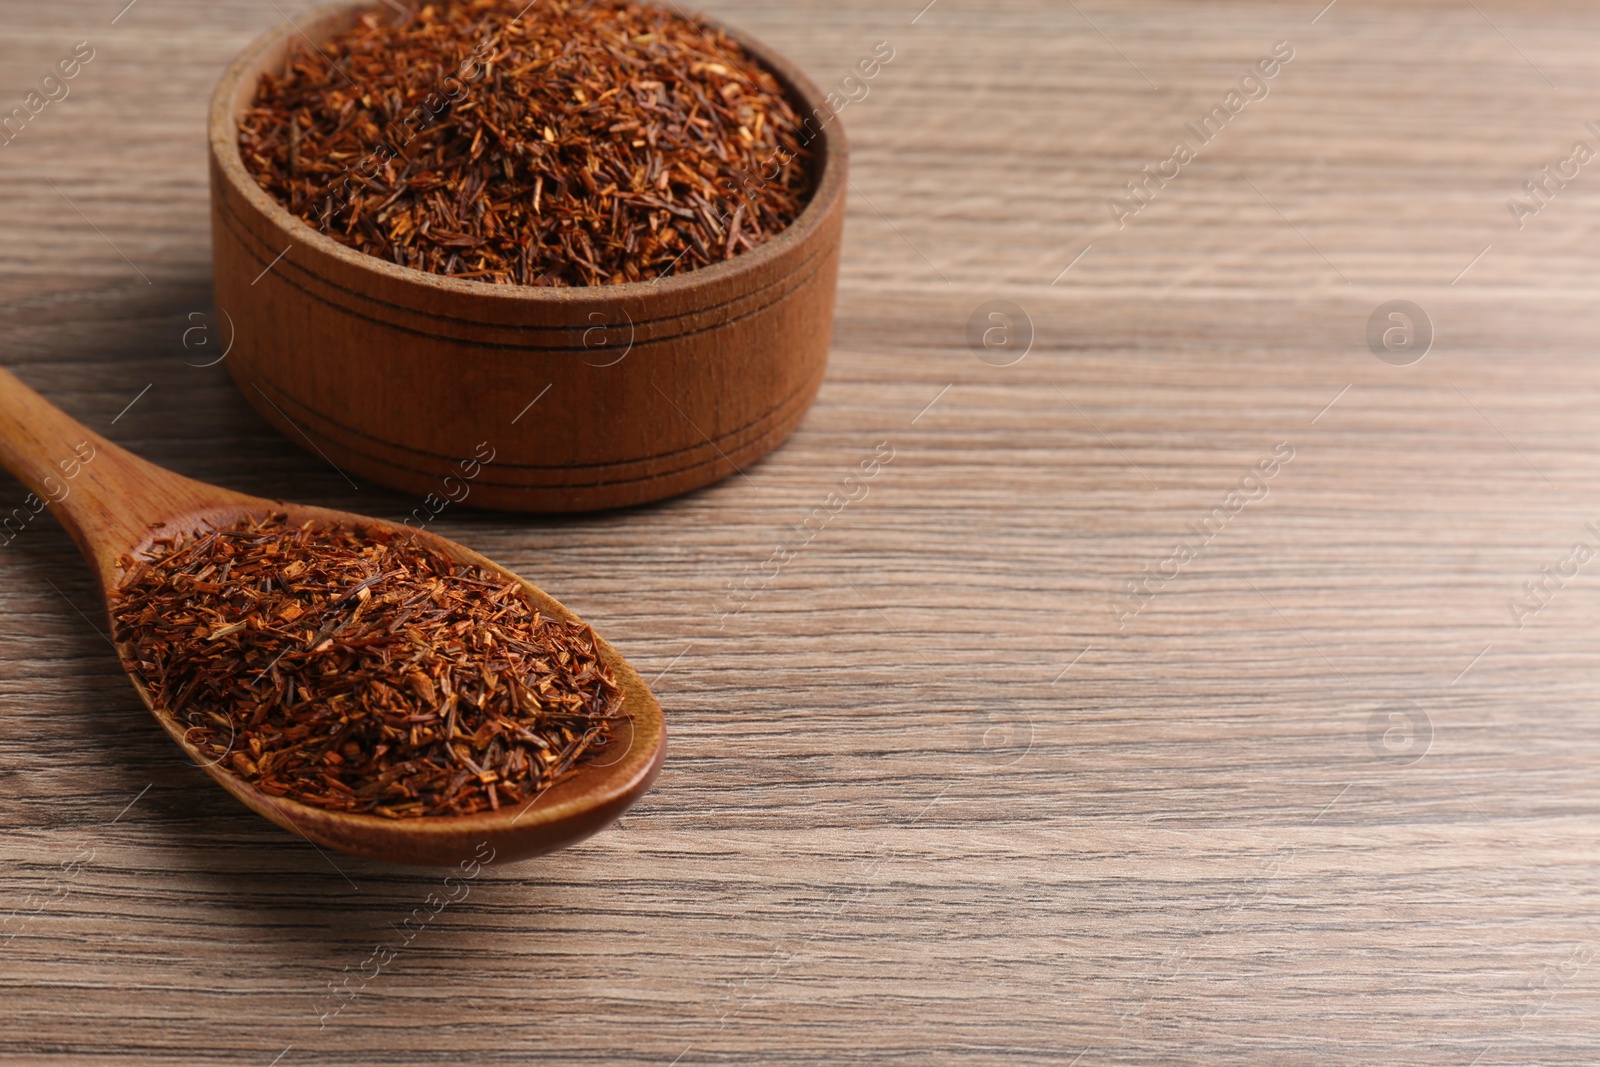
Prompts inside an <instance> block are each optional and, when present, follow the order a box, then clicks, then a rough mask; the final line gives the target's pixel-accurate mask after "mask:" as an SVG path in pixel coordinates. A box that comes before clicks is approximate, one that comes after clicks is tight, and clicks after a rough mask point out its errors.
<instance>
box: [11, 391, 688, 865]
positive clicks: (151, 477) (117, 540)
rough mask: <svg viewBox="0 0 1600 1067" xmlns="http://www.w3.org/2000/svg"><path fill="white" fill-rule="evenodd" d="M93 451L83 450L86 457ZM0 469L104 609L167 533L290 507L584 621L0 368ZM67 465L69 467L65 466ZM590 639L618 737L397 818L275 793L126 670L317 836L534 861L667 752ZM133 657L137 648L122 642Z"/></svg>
mask: <svg viewBox="0 0 1600 1067" xmlns="http://www.w3.org/2000/svg"><path fill="white" fill-rule="evenodd" d="M86 455H87V456H88V457H89V458H88V459H84V457H85V456H86ZM0 466H3V467H5V469H7V470H9V471H10V472H11V473H12V474H13V475H15V476H16V477H17V478H18V479H19V480H21V481H22V482H23V483H24V484H25V485H27V486H28V488H29V489H31V490H32V491H33V494H34V495H35V496H36V497H37V498H38V500H39V501H42V502H44V503H45V504H47V505H48V506H49V507H50V509H51V511H52V512H53V513H54V514H55V515H56V517H57V518H58V519H59V520H60V521H61V523H62V525H63V526H64V527H65V528H66V529H67V532H68V533H69V534H70V535H71V536H72V539H73V540H74V541H75V542H76V543H77V545H78V548H79V550H80V551H82V553H83V555H84V557H85V558H86V559H87V560H88V561H89V563H90V564H91V565H92V566H93V567H94V569H95V574H96V577H97V578H98V579H99V583H100V590H101V593H102V595H103V596H104V598H105V600H106V602H107V606H108V610H109V606H110V604H111V601H112V600H113V599H114V598H115V597H116V595H117V589H118V586H119V585H120V583H121V581H122V578H123V571H122V569H121V568H120V567H119V566H118V562H117V561H118V560H119V559H120V558H121V557H123V556H130V555H131V556H134V557H135V558H137V557H138V556H139V555H141V554H143V553H144V552H145V551H146V550H147V549H149V548H150V547H151V545H152V544H153V543H154V541H155V540H156V539H157V538H158V537H159V538H166V537H172V536H174V535H176V534H180V533H196V532H199V531H201V530H204V529H208V528H213V527H218V528H220V527H226V526H230V525H232V524H233V523H235V522H237V521H238V520H239V519H241V518H244V517H246V516H252V517H260V516H263V515H265V514H267V513H269V512H271V513H277V514H285V515H287V517H288V520H289V522H291V523H294V524H299V523H303V522H305V521H307V520H313V521H316V522H318V523H320V524H326V525H341V526H345V527H348V528H353V529H357V530H386V531H391V532H396V533H401V534H404V535H406V536H411V537H414V538H416V540H417V541H418V543H419V544H422V545H424V546H427V547H431V548H434V549H436V550H437V551H439V552H441V553H442V554H444V555H446V556H448V557H450V558H451V559H453V560H456V561H457V562H460V563H464V564H469V565H473V566H477V567H482V568H484V569H486V570H489V571H492V572H493V573H495V574H497V575H500V576H502V577H504V578H505V579H507V580H508V581H514V582H517V583H518V584H520V585H521V586H522V588H523V589H524V591H525V592H526V593H527V596H528V598H529V601H530V603H532V604H533V606H534V607H535V608H537V609H538V610H539V611H540V612H542V613H543V614H544V615H546V616H547V617H549V618H553V619H561V620H564V621H572V622H580V621H581V620H579V619H578V617H577V616H576V615H574V614H573V613H572V612H571V611H569V610H568V609H567V608H566V607H565V606H563V605H562V604H561V603H560V602H559V601H557V600H556V599H555V598H553V597H551V596H550V595H549V594H547V593H545V592H544V591H543V590H542V589H540V588H539V587H537V586H535V585H534V584H532V583H531V582H529V581H527V580H526V579H523V578H521V577H520V576H518V575H516V574H514V573H513V572H511V571H509V570H507V569H506V568H504V567H502V566H500V565H499V564H497V563H494V562H493V561H491V560H489V559H486V558H484V557H483V556H481V555H479V554H478V553H476V552H473V551H471V550H470V549H467V548H464V547H463V546H461V545H458V544H456V543H455V542H454V541H450V540H448V539H446V538H443V537H440V536H438V535H437V534H432V533H429V532H428V531H426V530H417V529H415V528H413V527H409V526H403V525H401V524H398V523H392V522H387V521H385V520H382V519H374V518H369V517H366V516H362V515H354V514H350V513H348V512H343V511H334V510H331V509H328V508H316V507H306V506H302V505H296V504H286V503H284V502H282V501H275V500H266V499H263V498H260V497H253V496H248V495H246V494H244V493H236V492H233V491H232V490H228V489H223V488H220V487H218V486H213V485H208V484H206V483H204V482H198V481H195V480H194V479H191V478H186V477H184V476H183V475H180V474H176V473H173V472H172V471H169V470H166V469H164V468H161V467H158V466H156V465H155V464H153V463H149V462H147V461H145V460H142V459H140V458H138V457H137V456H134V455H133V454H132V453H130V452H127V451H126V450H124V449H122V448H119V447H118V446H116V445H114V444H112V443H111V442H109V441H106V440H105V439H104V438H102V437H100V436H99V435H97V434H95V433H93V432H92V431H90V430H88V429H87V428H85V427H84V426H82V425H81V424H79V423H77V422H75V421H74V420H73V419H71V418H70V417H68V416H67V415H66V414H64V413H63V412H61V411H60V410H58V409H57V408H55V407H53V406H52V405H50V404H49V403H48V402H47V401H45V400H44V399H43V398H42V397H40V396H39V395H38V394H37V393H35V392H33V391H32V390H31V389H29V388H28V387H27V386H25V385H23V384H22V383H21V382H20V381H18V380H17V378H16V377H15V376H13V375H12V374H10V373H9V372H7V371H4V370H0ZM69 471H71V473H70V474H69V473H68V472H69ZM595 648H596V650H597V651H598V653H599V655H600V658H601V660H602V661H603V662H604V663H605V664H606V666H607V668H608V669H609V670H610V671H611V673H612V676H613V677H614V678H615V680H616V683H617V685H618V687H619V688H620V689H621V691H622V704H621V708H620V713H621V715H622V716H623V717H624V719H623V722H622V723H621V724H619V726H618V729H617V731H616V736H614V737H613V738H612V739H611V741H610V742H609V743H608V744H607V745H606V746H605V747H603V748H601V749H597V750H595V752H594V753H592V754H591V755H590V756H589V757H587V758H586V759H585V761H584V762H583V763H580V764H579V765H578V766H577V768H576V769H575V771H574V773H573V774H572V775H571V776H570V777H568V778H567V779H565V780H564V781H561V782H559V783H557V784H556V785H554V786H551V787H550V788H548V789H546V790H544V791H543V792H541V793H539V794H538V795H537V796H535V797H534V799H533V800H531V801H529V802H527V803H526V804H519V805H507V806H506V807H504V808H502V809H501V810H499V811H494V812H483V813H479V814H476V815H443V816H422V817H416V818H404V819H392V818H385V817H383V816H378V815H365V814H355V813H348V812H336V811H326V810H324V809H322V808H316V807H312V806H310V805H308V804H301V803H298V802H296V801H293V800H289V799H287V798H285V797H275V796H272V795H270V794H268V793H265V792H263V791H261V790H259V789H257V788H256V787H255V786H254V785H252V784H251V783H250V782H247V781H245V780H244V779H242V778H240V777H238V776H237V775H235V774H234V773H233V772H232V771H231V770H229V769H228V768H226V767H225V766H223V765H222V761H221V760H220V759H213V758H211V757H209V756H208V755H206V754H205V753H203V752H201V751H200V750H199V749H198V748H197V747H196V746H195V745H193V744H191V743H190V742H189V741H188V740H186V735H187V733H188V727H187V726H186V725H185V724H183V723H181V722H179V721H178V720H177V719H176V718H175V717H174V716H172V715H171V714H169V713H168V712H167V711H166V710H165V709H164V708H162V707H160V706H159V705H158V704H157V702H156V701H155V700H154V699H153V698H152V696H151V694H150V692H149V691H148V690H147V689H146V688H145V686H144V685H143V683H142V682H141V681H140V680H139V678H138V677H137V676H136V675H134V674H131V673H130V675H129V677H130V678H131V679H132V680H133V684H134V688H135V689H136V690H138V692H139V696H140V698H141V699H142V700H143V701H144V702H145V706H146V707H148V708H149V709H150V712H151V714H153V715H154V716H155V718H156V721H157V722H159V723H160V724H161V726H162V728H163V729H165V730H166V732H167V734H168V736H170V737H171V738H172V739H173V741H175V742H176V743H177V744H178V745H179V747H181V748H182V749H183V750H184V751H185V752H187V753H188V754H189V757H190V758H191V759H193V760H194V761H195V762H196V763H197V764H199V765H200V766H201V767H202V768H203V769H204V770H205V771H206V773H207V774H209V775H211V777H212V778H213V779H215V780H216V781H217V783H218V784H220V785H221V786H222V787H223V788H224V789H226V790H227V791H228V792H229V793H231V794H233V795H234V796H235V797H237V798H238V799H239V800H240V801H242V802H243V803H244V804H245V806H246V807H248V808H250V809H251V810H253V811H255V812H256V813H257V814H259V815H262V816H265V817H266V818H268V819H271V820H272V821H273V822H275V823H277V824H278V825H279V826H281V827H283V828H284V829H286V830H291V831H293V832H295V833H297V834H299V835H300V836H302V837H304V838H306V839H307V840H309V841H311V842H312V843H314V844H316V845H318V846H326V847H329V848H335V849H338V850H340V851H342V852H349V853H353V854H356V855H361V856H370V857H373V858H375V859H382V860H388V861H391V862H394V863H410V864H429V865H441V866H443V865H453V864H456V863H458V862H460V861H462V860H464V859H467V858H469V857H473V858H476V859H479V860H483V859H484V858H485V855H486V853H485V852H484V848H485V846H487V848H488V849H490V850H492V851H490V852H488V853H487V855H488V856H489V857H492V858H493V860H494V861H495V862H497V863H498V862H506V861H510V860H518V859H526V858H528V857H530V856H537V855H540V854H543V853H546V852H551V851H554V850H556V849H559V848H564V847H566V846H567V845H571V844H574V843H576V842H578V841H581V840H583V839H584V838H586V837H588V836H590V835H591V834H594V833H595V832H597V831H599V830H601V829H603V828H604V827H605V826H606V825H608V824H609V823H611V822H612V821H613V820H615V819H616V818H617V817H618V816H620V815H621V814H622V813H623V812H624V811H626V810H627V809H628V808H629V807H630V806H631V805H632V804H633V803H634V801H636V800H638V799H639V798H640V797H641V796H643V795H644V794H645V792H646V791H648V790H649V788H650V786H651V784H652V783H653V782H654V780H655V777H656V774H657V773H658V772H659V771H660V769H661V762H662V759H663V757H664V755H665V752H666V729H665V725H664V723H663V721H662V716H661V706H660V705H659V704H658V703H657V702H656V699H655V697H654V696H652V695H651V693H650V690H649V688H648V687H647V686H646V685H645V683H644V681H643V680H642V679H641V678H640V677H639V674H638V672H637V671H635V670H634V669H633V668H632V667H631V666H630V665H629V664H628V662H627V660H625V659H624V658H623V657H622V656H621V655H620V654H619V653H618V652H617V651H616V649H614V648H612V647H611V645H610V644H608V643H607V642H606V641H605V640H604V639H602V638H600V637H599V636H598V635H597V636H596V638H595ZM118 652H119V654H120V655H121V657H122V661H123V663H124V664H125V665H126V664H127V663H129V662H131V659H132V657H131V656H130V654H129V649H127V648H126V647H124V646H123V645H121V644H119V645H118Z"/></svg>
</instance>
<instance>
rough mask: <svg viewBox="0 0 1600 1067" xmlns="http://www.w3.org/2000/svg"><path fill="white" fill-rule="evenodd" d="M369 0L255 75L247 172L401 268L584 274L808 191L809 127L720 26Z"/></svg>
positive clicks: (732, 236)
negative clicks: (330, 31) (336, 26)
mask: <svg viewBox="0 0 1600 1067" xmlns="http://www.w3.org/2000/svg"><path fill="white" fill-rule="evenodd" d="M391 8H395V9H399V8H401V5H400V4H399V3H391V4H389V5H388V6H387V7H385V6H377V5H375V10H374V12H373V13H370V14H368V15H366V16H364V17H363V18H362V19H361V20H360V21H359V22H358V23H357V24H356V25H355V26H354V27H353V28H352V29H350V30H349V31H346V32H345V33H343V34H341V35H339V36H337V37H335V38H333V39H332V40H330V41H328V42H326V43H325V44H323V46H322V49H321V51H320V53H319V52H318V51H316V50H314V49H312V48H310V47H309V46H308V45H306V44H305V43H304V42H300V43H299V45H298V50H297V51H295V52H293V53H292V54H291V56H290V57H289V59H288V61H287V63H286V64H285V68H284V69H283V70H282V72H281V73H268V74H266V75H265V76H264V77H263V78H262V79H261V83H260V85H259V86H258V88H257V92H256V97H255V101H254V104H253V106H252V107H251V108H250V109H249V110H248V111H247V112H246V113H245V115H244V116H243V119H242V120H241V123H240V130H239V150H240V153H241V155H242V156H243V158H244V163H245V166H246V167H247V168H248V169H249V170H250V172H251V173H252V174H253V175H255V177H256V180H257V181H259V182H260V183H261V186H262V188H263V189H265V190H266V191H267V192H268V193H271V194H272V195H273V196H274V197H276V198H277V199H278V201H279V202H280V203H282V204H284V205H285V206H286V207H287V208H288V209H289V210H290V211H291V212H293V213H294V214H295V215H298V216H299V217H300V218H301V219H304V220H305V221H306V222H307V223H309V224H310V225H312V226H315V227H318V228H319V229H321V230H322V231H323V232H324V233H327V234H328V235H329V236H331V237H333V238H335V239H336V240H339V241H341V242H343V243H345V244H347V245H349V246H350V247H352V248H356V249H359V250H360V251H362V252H365V253H368V254H370V255H373V256H378V257H381V258H383V259H386V260H390V261H392V262H394V263H398V264H401V265H402V266H407V267H414V268H417V269H419V270H425V271H432V272H434V273H437V274H446V275H451V276H453V277H459V278H472V279H476V280H479V281H484V282H497V283H502V284H514V285H602V284H613V283H621V282H636V281H644V280H649V279H652V278H656V277H662V276H666V275H671V274H679V273H682V272H684V271H687V270H692V269H694V268H696V267H702V266H706V265H707V264H711V263H717V262H720V261H722V260H725V259H730V258H732V257H733V256H736V255H738V254H740V253H741V252H745V251H748V250H750V249H752V248H755V247H756V246H757V245H759V244H761V243H762V242H763V241H765V240H767V239H768V238H770V237H772V236H773V235H774V234H776V233H778V232H779V231H781V230H783V229H784V228H785V227H787V226H788V225H789V224H790V223H791V222H793V221H794V220H795V218H796V217H797V216H798V215H799V214H800V212H801V210H802V209H803V208H804V207H805V203H806V201H807V199H808V198H809V196H810V194H811V178H810V161H811V152H810V150H809V149H808V148H807V147H806V143H807V142H808V141H809V140H810V136H809V134H807V132H806V131H804V130H803V129H802V127H801V123H800V120H799V119H798V118H797V116H796V115H795V113H794V110H793V108H792V107H791V106H790V104H789V101H788V99H787V98H786V97H785V95H784V91H783V89H782V87H781V86H780V85H779V83H778V81H777V79H776V78H774V77H773V76H772V74H771V73H769V72H768V71H766V70H765V69H763V68H762V67H761V66H760V65H759V64H757V63H756V62H755V60H753V59H752V58H751V57H750V56H749V55H748V54H747V53H746V52H744V50H743V49H741V48H740V46H739V45H738V44H736V43H735V42H734V41H733V40H731V39H730V38H729V37H728V36H727V35H726V34H725V33H723V32H722V31H721V30H718V29H714V28H711V27H708V26H703V25H701V24H700V23H697V22H693V21H690V20H689V19H687V18H685V17H682V16H680V15H678V14H676V13H675V12H673V11H669V10H667V9H664V8H657V7H653V6H648V5H646V4H641V3H633V2H625V0H590V2H572V0H538V2H537V3H534V4H528V3H527V0H442V2H439V3H432V4H428V5H426V6H422V7H416V6H415V5H413V6H411V7H409V8H405V9H403V11H404V13H397V11H395V10H390V9H391Z"/></svg>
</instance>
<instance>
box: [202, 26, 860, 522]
mask: <svg viewBox="0 0 1600 1067" xmlns="http://www.w3.org/2000/svg"><path fill="white" fill-rule="evenodd" d="M832 118H833V116H832V112H831V111H830V110H829V109H828V107H827V105H826V103H825V102H824V99H823V96H822V94H821V93H820V92H819V91H818V90H817V88H816V86H814V85H813V84H812V83H811V82H810V81H809V80H808V79H807V78H806V77H805V76H804V75H803V74H801V73H800V72H799V71H798V70H796V69H795V68H794V67H793V66H792V65H791V64H789V63H788V62H786V61H785V60H783V59H782V58H781V57H779V56H777V55H775V54H774V53H772V52H771V51H769V50H767V49H766V48H764V47H763V46H761V45H760V44H758V43H756V42H755V41H753V40H751V39H749V38H747V37H744V36H742V35H740V34H736V33H734V32H732V31H730V30H727V29H725V28H722V27H719V26H717V25H716V24H714V23H711V22H709V21H707V20H704V19H700V18H692V19H691V18H688V17H685V16H683V15H681V14H678V13H677V12H676V11H675V10H668V9H663V8H656V7H652V6H648V5H641V4H637V3H633V2H622V0H602V2H600V3H586V4H577V3H570V4H569V3H562V2H560V0H546V2H543V3H540V4H537V5H529V6H526V7H524V6H523V5H522V4H521V3H512V2H502V0H460V2H457V3H443V4H436V5H429V6H426V7H415V8H410V9H404V10H395V9H391V8H390V7H385V6H378V7H372V6H367V5H359V6H346V5H340V6H337V7H331V8H326V9H323V10H322V11H321V12H320V13H318V14H316V15H314V16H313V17H311V18H310V19H309V20H304V21H301V22H300V23H299V28H298V30H297V29H296V28H294V27H292V26H290V25H289V24H287V23H286V24H284V25H283V26H281V27H280V28H279V29H276V30H274V31H272V32H270V33H268V34H266V35H265V36H263V37H262V38H260V39H259V40H257V41H256V42H255V43H254V44H253V45H252V46H251V47H250V48H249V49H247V50H246V52H245V53H244V54H243V55H242V56H240V58H239V59H238V60H236V61H235V62H234V64H233V65H232V66H231V67H230V68H229V69H228V71H227V73H226V74H225V75H224V76H223V78H222V81H221V83H220V84H219V85H218V87H217V90H216V93H215V96H214V97H213V99H212V105H211V114H210V149H211V185H212V224H213V241H214V256H215V273H216V280H215V292H216V303H217V307H218V312H219V316H220V317H221V318H223V319H224V320H225V321H227V322H228V323H230V324H231V337H230V338H228V340H229V341H231V348H230V349H229V354H228V358H227V366H228V368H229V370H230V372H231V373H232V375H233V377H234V380H235V381H236V382H237V383H238V385H239V387H240V389H241V390H242V391H243V393H244V395H245V396H246V397H247V398H248V399H249V400H250V402H251V403H252V404H253V405H254V406H255V407H256V408H257V410H259V411H260V412H261V414H262V415H263V416H264V417H265V418H266V419H267V420H268V421H269V422H271V423H272V424H273V425H274V426H276V427H277V428H278V429H279V430H280V431H282V432H283V433H284V434H285V435H286V436H287V437H289V438H290V439H291V440H294V441H296V442H297V443H300V444H302V445H308V446H309V447H310V448H311V449H312V450H313V451H315V452H317V453H318V454H320V455H321V456H323V457H324V458H326V459H327V460H328V461H330V462H331V463H333V464H334V465H335V466H338V467H339V468H340V469H342V470H346V471H348V472H350V473H352V474H356V475H360V476H364V477H368V478H371V479H372V480H374V481H377V482H380V483H383V484H385V485H389V486H391V487H394V488H397V489H401V490H404V491H408V492H412V493H416V494H418V495H424V496H425V495H429V494H432V496H433V498H434V499H436V500H442V499H444V498H445V497H449V498H450V499H470V501H471V502H472V503H473V504H476V505H481V506H486V507H496V508H507V509H517V510H534V511H575V510H588V509H595V508H607V507H617V506H624V505H630V504H638V503H643V502H646V501H650V500H657V499H661V498H663V497H667V496H671V495H674V494H677V493H682V492H685V491H688V490H690V489H694V488H697V487H700V486H703V485H706V484H709V483H711V482H714V481H716V480H718V479H719V478H722V477H725V476H726V475H728V474H730V473H732V472H733V471H735V470H738V469H742V468H744V467H745V466H747V465H748V464H750V463H751V462H753V461H754V460H756V459H757V458H759V457H760V456H762V455H764V454H765V453H766V452H768V451H769V450H771V449H772V448H773V447H775V446H776V445H777V444H778V443H779V442H781V441H782V440H783V439H784V438H785V437H786V436H788V434H789V433H790V432H791V431H792V430H793V429H794V428H795V426H796V425H798V423H799V421H800V419H801V417H802V416H803V415H804V413H805V411H806V409H807V408H808V407H809V405H810V403H811V401H812V399H813V397H814V396H815V395H816V391H817V389H818V387H819V386H820V384H821V381H822V376H823V373H824V370H825V368H826V363H827V354H828V343H829V337H830V334H831V329H832V319H833V303H834V291H835V286H836V280H837V274H838V261H839V245H840V238H841V234H842V229H843V219H844V190H845V184H846V180H845V170H846V155H847V153H846V147H845V142H844V137H843V134H842V132H841V130H840V127H839V125H838V123H837V122H836V121H832Z"/></svg>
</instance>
